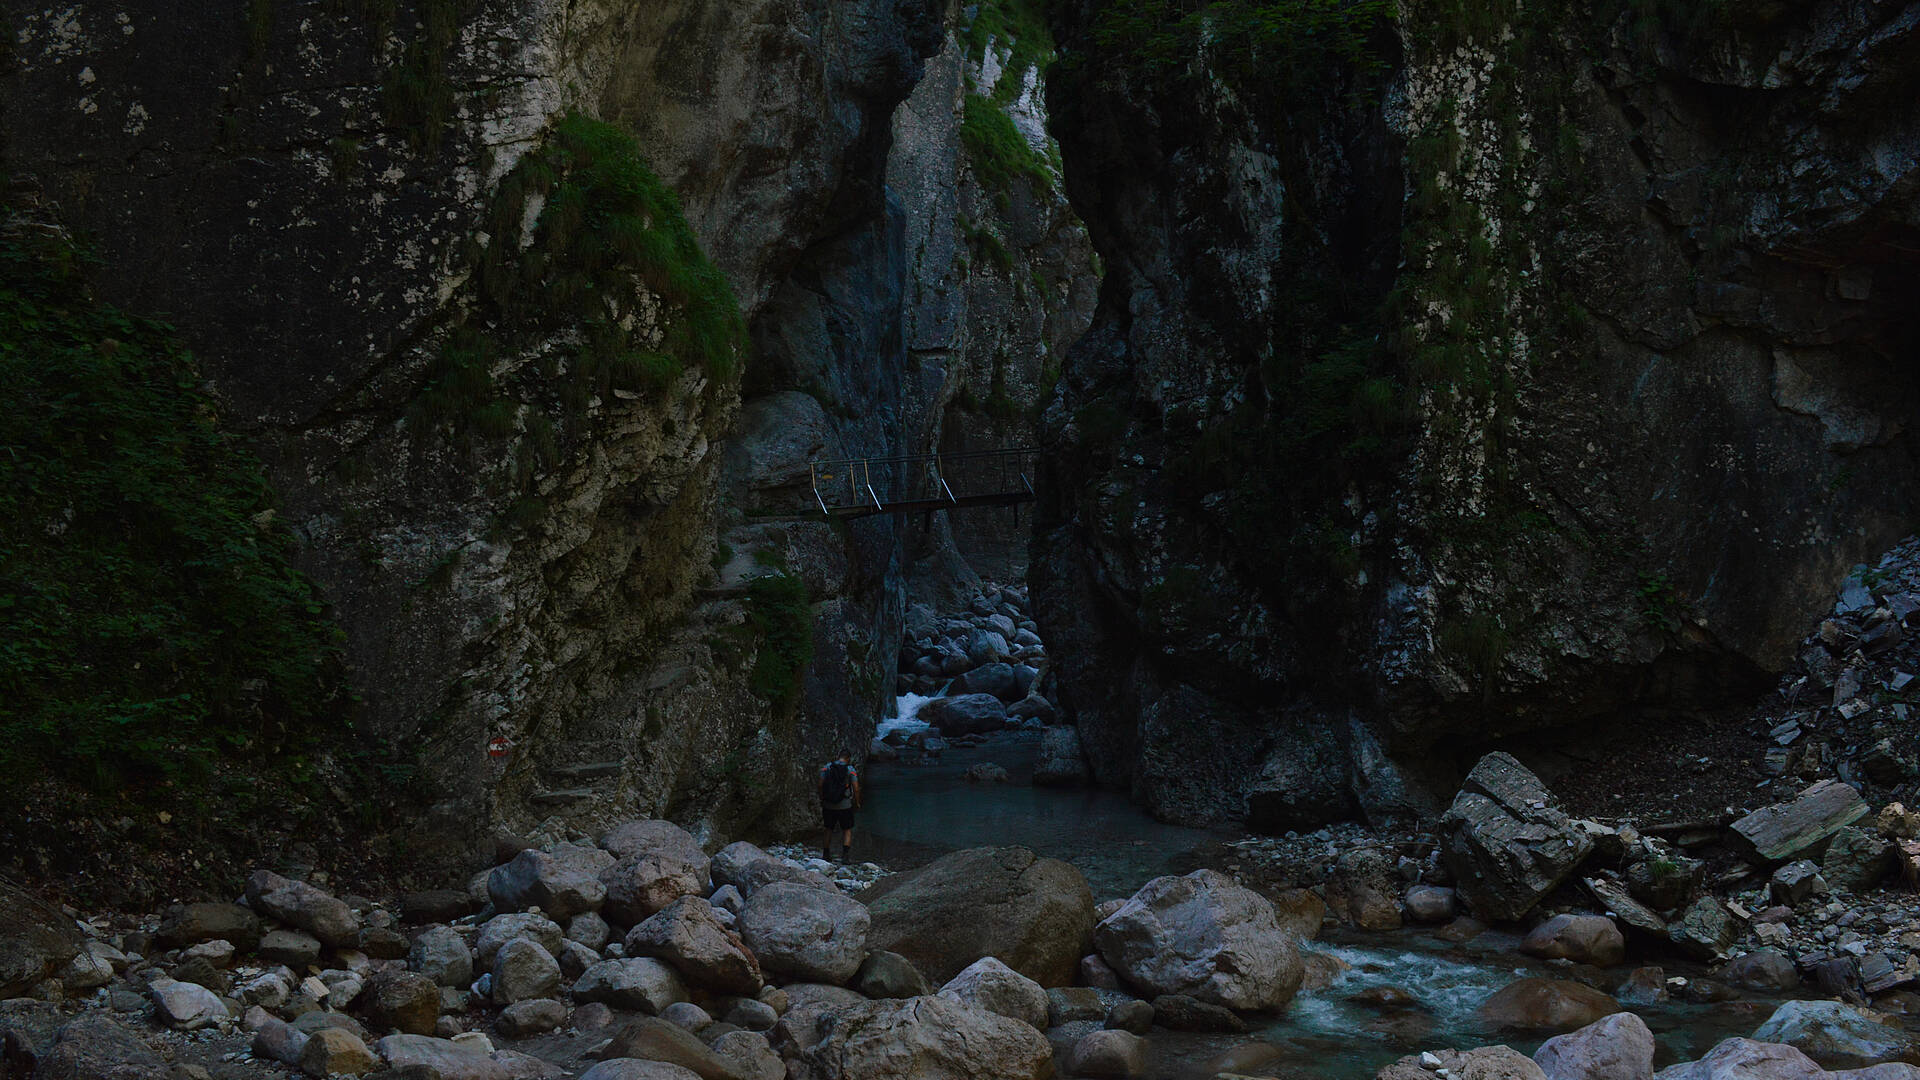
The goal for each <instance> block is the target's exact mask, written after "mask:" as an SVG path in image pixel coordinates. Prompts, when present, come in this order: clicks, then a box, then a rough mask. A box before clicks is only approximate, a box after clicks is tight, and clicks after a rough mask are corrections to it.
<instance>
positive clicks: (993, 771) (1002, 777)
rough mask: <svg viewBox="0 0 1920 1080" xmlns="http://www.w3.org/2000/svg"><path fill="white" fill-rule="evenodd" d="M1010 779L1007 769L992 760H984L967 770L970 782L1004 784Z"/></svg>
mask: <svg viewBox="0 0 1920 1080" xmlns="http://www.w3.org/2000/svg"><path fill="white" fill-rule="evenodd" d="M1009 779H1011V778H1010V777H1009V776H1008V775H1007V770H1005V769H1003V768H1001V767H1000V766H998V765H995V764H994V763H993V762H991V761H982V762H980V763H979V764H977V765H974V766H973V767H971V768H969V769H968V770H967V783H969V784H1004V783H1006V782H1007V781H1008V780H1009Z"/></svg>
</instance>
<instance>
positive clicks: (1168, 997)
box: [1153, 994, 1247, 1035]
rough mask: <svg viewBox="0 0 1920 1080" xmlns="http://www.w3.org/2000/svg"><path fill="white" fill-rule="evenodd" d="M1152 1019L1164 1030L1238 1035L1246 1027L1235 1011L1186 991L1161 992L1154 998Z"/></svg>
mask: <svg viewBox="0 0 1920 1080" xmlns="http://www.w3.org/2000/svg"><path fill="white" fill-rule="evenodd" d="M1153 1020H1154V1023H1156V1024H1159V1025H1160V1026H1161V1027H1163V1028H1166V1029H1167V1030H1168V1031H1206V1032H1214V1033H1216V1034H1230V1035H1238V1034H1240V1033H1241V1032H1244V1031H1246V1030H1247V1022H1246V1021H1245V1020H1242V1019H1241V1018H1240V1014H1239V1013H1237V1012H1234V1011H1233V1010H1232V1009H1229V1008H1226V1007H1225V1006H1222V1005H1215V1004H1213V1003H1212V1002H1207V1001H1200V1000H1198V999H1197V998H1192V997H1188V996H1187V995H1186V994H1161V995H1160V996H1159V997H1157V998H1154V999H1153Z"/></svg>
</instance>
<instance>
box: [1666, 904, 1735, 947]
mask: <svg viewBox="0 0 1920 1080" xmlns="http://www.w3.org/2000/svg"><path fill="white" fill-rule="evenodd" d="M1739 937H1740V928H1739V926H1738V925H1736V924H1735V923H1734V921H1733V913H1732V912H1730V911H1728V910H1727V908H1726V905H1724V904H1722V903H1721V902H1720V901H1719V900H1717V899H1715V898H1713V897H1711V896H1703V897H1701V898H1700V899H1698V900H1695V901H1694V902H1693V903H1692V904H1691V905H1689V906H1688V908H1687V910H1686V911H1685V912H1683V913H1681V915H1680V918H1679V919H1677V920H1675V921H1674V922H1671V923H1668V924H1667V938H1668V940H1670V941H1672V942H1673V943H1674V945H1675V946H1677V947H1679V948H1680V949H1682V950H1685V951H1686V952H1689V953H1692V954H1693V955H1694V956H1697V957H1699V958H1700V959H1702V960H1720V959H1724V958H1725V957H1726V955H1727V951H1728V950H1729V949H1731V948H1732V947H1733V943H1734V942H1735V941H1737V940H1739Z"/></svg>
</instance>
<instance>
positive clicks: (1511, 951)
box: [855, 732, 1776, 1080]
mask: <svg viewBox="0 0 1920 1080" xmlns="http://www.w3.org/2000/svg"><path fill="white" fill-rule="evenodd" d="M1038 745H1039V737H1038V735H1037V734H1036V733H1033V732H1007V733H1004V734H999V735H995V736H992V737H990V738H989V739H988V740H987V741H986V742H985V743H984V744H982V745H980V746H976V747H955V748H952V749H950V750H948V751H947V752H946V754H945V755H944V757H943V759H942V760H941V761H939V762H938V763H937V764H925V765H904V764H899V763H894V762H873V763H870V764H869V766H868V768H867V774H866V777H865V783H866V796H867V797H866V807H865V809H864V810H863V811H862V813H861V815H860V821H859V832H858V833H857V834H856V838H855V844H856V849H857V850H856V852H855V858H857V859H863V860H864V859H871V860H873V861H875V862H878V863H880V864H882V865H884V866H886V867H888V868H889V869H892V870H901V869H908V868H911V867H913V866H918V865H921V864H923V863H926V862H929V861H931V860H932V859H934V858H937V857H939V856H940V855H941V854H944V853H945V852H948V851H954V850H958V849H960V848H967V847H978V846H982V845H993V844H1020V845H1024V846H1026V847H1029V848H1032V849H1033V850H1034V851H1036V852H1038V853H1039V854H1041V855H1046V856H1051V857H1054V858H1059V859H1064V860H1066V861H1068V862H1071V863H1073V864H1074V865H1075V866H1078V867H1080V869H1081V870H1082V871H1083V872H1084V873H1085V874H1086V875H1087V880H1088V883H1089V884H1090V885H1091V886H1092V888H1093V894H1094V898H1095V899H1096V900H1104V899H1107V898H1110V897H1116V896H1126V895H1130V894H1131V893H1132V892H1133V891H1134V890H1135V889H1137V888H1138V887H1139V886H1140V885H1142V884H1144V883H1145V882H1146V881H1147V880H1148V879H1150V878H1153V877H1156V876H1158V875H1161V874H1168V873H1185V872H1187V871H1189V870H1192V869H1194V868H1196V867H1198V866H1202V865H1210V864H1215V863H1217V861H1218V860H1217V852H1218V851H1219V845H1220V842H1221V841H1223V840H1228V839H1234V838H1235V835H1234V834H1227V833H1220V832H1213V831H1208V830H1205V829H1191V828H1183V827H1181V826H1177V825H1168V824H1165V823H1163V822H1159V821H1155V820H1154V819H1153V818H1151V817H1149V816H1148V815H1147V814H1146V813H1145V812H1143V811H1142V810H1141V809H1140V808H1139V807H1138V806H1136V805H1134V804H1133V803H1132V802H1130V801H1128V800H1127V799H1126V797H1125V796H1123V795H1121V794H1119V793H1116V792H1110V791H1090V790H1085V789H1056V788H1036V787H1034V786H1033V785H1032V784H1031V783H1030V780H1031V777H1032V774H1033V767H1034V762H1035V759H1036V757H1037V753H1038ZM981 762H992V763H993V764H996V765H999V766H1001V767H1002V768H1004V769H1006V770H1007V772H1008V774H1009V776H1010V778H1011V781H1010V782H1009V783H1006V784H981V783H974V782H969V781H968V780H967V779H966V775H965V774H966V771H967V769H968V768H969V767H970V766H972V765H975V764H978V763H981ZM1519 943H1520V939H1519V938H1518V937H1517V936H1515V935H1513V934H1508V933H1502V932H1498V931H1490V932H1488V933H1485V934H1482V935H1480V936H1479V937H1477V938H1474V939H1473V940H1471V941H1469V942H1466V943H1464V944H1458V943H1450V942H1445V941H1442V940H1440V939H1439V938H1436V937H1435V936H1433V934H1431V933H1430V932H1428V931H1424V930H1418V929H1409V930H1403V931H1396V932H1393V933H1385V934H1377V933H1376V934H1369V933H1361V932H1357V931H1345V930H1338V931H1330V932H1329V933H1328V934H1327V935H1326V937H1325V938H1324V939H1323V940H1321V941H1316V942H1312V943H1309V945H1308V946H1307V947H1308V948H1309V949H1312V950H1314V951H1319V952H1324V953H1329V954H1331V955H1332V956H1333V957H1334V958H1336V959H1337V960H1338V961H1340V963H1341V964H1342V965H1344V968H1343V970H1342V971H1341V972H1340V974H1339V975H1338V976H1336V977H1335V979H1334V980H1333V982H1332V983H1331V984H1330V985H1328V986H1326V987H1323V988H1321V989H1318V990H1313V991H1307V992H1303V993H1302V994H1301V995H1300V996H1299V998H1297V999H1296V1000H1295V1002H1294V1003H1293V1006H1292V1007H1291V1009H1289V1011H1288V1012H1287V1013H1286V1014H1285V1016H1283V1017H1282V1018H1280V1019H1279V1020H1278V1021H1276V1022H1274V1023H1272V1024H1270V1025H1268V1026H1266V1027H1264V1028H1260V1027H1256V1028H1255V1029H1254V1030H1253V1031H1252V1032H1250V1033H1249V1034H1247V1035H1233V1036H1201V1035H1168V1034H1163V1033H1161V1032H1158V1031H1156V1032H1155V1035H1154V1038H1153V1047H1154V1051H1153V1067H1152V1070H1151V1073H1152V1075H1153V1076H1155V1077H1166V1078H1178V1080H1186V1078H1189V1077H1209V1078H1210V1077H1212V1076H1213V1075H1214V1074H1215V1072H1216V1071H1219V1070H1220V1069H1221V1068H1222V1067H1223V1066H1226V1067H1229V1068H1230V1069H1231V1071H1236V1072H1241V1073H1245V1074H1247V1075H1253V1076H1269V1077H1301V1078H1304V1077H1316V1078H1332V1080H1348V1078H1353V1080H1366V1078H1371V1077H1372V1076H1373V1075H1374V1074H1375V1073H1376V1072H1377V1071H1378V1070H1379V1069H1380V1067H1381V1066H1383V1065H1385V1064H1387V1063H1388V1062H1391V1061H1394V1060H1396V1059H1398V1058H1400V1057H1403V1056H1405V1055H1407V1054H1414V1053H1419V1052H1420V1051H1421V1050H1431V1049H1439V1048H1445V1047H1462V1048H1464V1047H1472V1046H1482V1045H1487V1044H1490V1043H1506V1044H1507V1045H1509V1046H1512V1047H1514V1048H1515V1049H1518V1050H1521V1051H1523V1052H1525V1053H1532V1052H1533V1050H1535V1049H1536V1048H1537V1047H1538V1046H1539V1044H1540V1042H1541V1039H1539V1038H1531V1039H1529V1038H1525V1037H1516V1036H1514V1035H1512V1034H1511V1033H1507V1034H1503V1033H1500V1032H1497V1031H1492V1030H1489V1029H1487V1028H1486V1027H1485V1026H1484V1025H1482V1024H1480V1023H1479V1022H1478V1020H1477V1018H1476V1015H1475V1013H1476V1010H1477V1009H1478V1008H1479V1005H1480V1003H1481V1002H1482V1001H1484V1000H1485V999H1486V998H1487V996H1488V995H1490V994H1492V993H1493V992H1494V991H1495V990H1498V989H1499V988H1501V987H1502V986H1505V985H1506V984H1508V983H1510V982H1512V981H1513V980H1514V979H1516V978H1520V977H1523V976H1527V975H1538V976H1544V977H1558V978H1565V977H1568V975H1569V973H1568V972H1567V971H1566V970H1565V969H1564V968H1563V967H1555V966H1553V965H1550V964H1547V963H1544V962H1542V961H1539V960H1536V959H1533V958H1531V957H1527V956H1522V955H1520V954H1519V952H1518V946H1519ZM1647 962H1649V963H1658V964H1660V965H1661V966H1663V967H1664V968H1665V969H1666V970H1667V973H1668V974H1669V975H1680V976H1685V977H1689V978H1691V977H1696V976H1698V975H1700V974H1702V973H1703V972H1702V970H1701V969H1698V968H1695V967H1692V966H1690V965H1687V964H1685V963H1683V962H1682V963H1676V962H1675V961H1674V960H1673V959H1672V958H1670V957H1666V956H1661V957H1659V958H1653V959H1649V960H1648V961H1647ZM1631 968H1632V964H1631V962H1630V963H1629V964H1628V965H1625V966H1622V967H1619V968H1615V969H1612V970H1610V971H1607V972H1601V973H1598V974H1599V976H1600V978H1599V980H1598V981H1600V982H1601V985H1602V987H1603V988H1607V987H1608V986H1609V985H1610V983H1609V982H1608V980H1610V979H1613V980H1617V979H1623V978H1625V976H1626V974H1627V972H1628V971H1629V970H1631ZM1381 988H1386V989H1389V990H1391V991H1397V992H1398V993H1397V994H1395V995H1393V996H1395V997H1397V998H1398V999H1399V1001H1400V1003H1401V1004H1400V1005H1399V1006H1398V1007H1395V1008H1391V1009H1382V1008H1377V1007H1371V1006H1369V1005H1366V1004H1362V1003H1360V1002H1358V1001H1356V1000H1354V999H1355V998H1356V997H1357V996H1359V995H1362V994H1363V993H1365V992H1366V991H1369V990H1375V989H1381ZM1775 1004H1776V1002H1775V1001H1774V1000H1771V999H1762V998H1759V997H1752V998H1749V999H1746V1000H1740V1001H1732V1002H1723V1003H1716V1004H1712V1005H1696V1004H1689V1003H1685V1002H1680V1001H1672V1002H1668V1003H1663V1004H1660V1005H1652V1006H1633V1007H1632V1009H1633V1011H1634V1012H1636V1013H1638V1014H1639V1015H1640V1017H1641V1018H1642V1019H1644V1020H1645V1021H1646V1022H1647V1024H1648V1026H1650V1027H1651V1028H1652V1029H1653V1031H1654V1034H1655V1037H1656V1040H1657V1042H1658V1045H1659V1052H1658V1057H1657V1059H1656V1062H1657V1064H1658V1065H1659V1066H1665V1065H1668V1064H1671V1063H1674V1062H1678V1061H1688V1060H1692V1059H1694V1058H1697V1057H1699V1056H1701V1055H1702V1054H1704V1053H1705V1052H1706V1051H1707V1050H1709V1049H1711V1048H1712V1047H1713V1045H1714V1044H1715V1043H1717V1042H1719V1041H1720V1040H1721V1039H1724V1038H1727V1037H1729V1036H1733V1035H1748V1034H1751V1033H1752V1032H1753V1030H1754V1029H1755V1028H1756V1027H1758V1026H1759V1025H1760V1023H1761V1022H1762V1021H1764V1020H1765V1019H1766V1018H1767V1016H1768V1015H1769V1014H1770V1013H1771V1012H1772V1010H1773V1007H1774V1005H1775ZM1248 1043H1263V1044H1267V1045H1268V1046H1270V1047H1271V1048H1272V1049H1271V1050H1270V1051H1269V1050H1264V1049H1260V1050H1250V1048H1248V1047H1247V1044H1248ZM1235 1048H1239V1049H1238V1050H1236V1049H1235ZM1228 1051H1235V1053H1236V1055H1237V1056H1236V1057H1234V1058H1232V1059H1223V1058H1222V1057H1221V1055H1223V1054H1225V1053H1227V1052H1228Z"/></svg>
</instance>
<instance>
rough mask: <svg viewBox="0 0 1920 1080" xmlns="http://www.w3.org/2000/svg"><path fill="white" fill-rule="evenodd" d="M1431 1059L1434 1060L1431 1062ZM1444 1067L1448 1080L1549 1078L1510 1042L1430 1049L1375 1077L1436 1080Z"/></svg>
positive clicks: (1525, 1079) (1387, 1079)
mask: <svg viewBox="0 0 1920 1080" xmlns="http://www.w3.org/2000/svg"><path fill="white" fill-rule="evenodd" d="M1428 1059H1431V1061H1432V1064H1430V1065H1429V1064H1428ZM1441 1070H1445V1072H1446V1076H1447V1077H1448V1080H1547V1078H1546V1074H1545V1073H1543V1072H1541V1071H1540V1066H1538V1065H1535V1064H1534V1063H1533V1062H1532V1060H1530V1059H1529V1058H1528V1057H1527V1056H1526V1055H1525V1054H1522V1053H1520V1052H1519V1051H1518V1050H1515V1049H1513V1048H1512V1047H1508V1046H1483V1047H1480V1048H1479V1049H1477V1050H1439V1051H1429V1052H1427V1053H1424V1054H1416V1055H1414V1056H1412V1057H1403V1058H1401V1059H1400V1060H1399V1061H1396V1062H1394V1063H1393V1064H1391V1065H1389V1066H1387V1067H1386V1068H1384V1069H1382V1070H1380V1072H1379V1074H1378V1076H1377V1077H1376V1078H1375V1080H1434V1078H1435V1077H1436V1076H1439V1075H1440V1072H1441Z"/></svg>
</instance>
